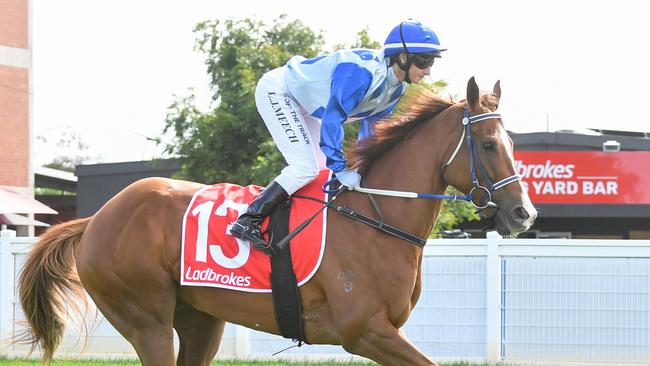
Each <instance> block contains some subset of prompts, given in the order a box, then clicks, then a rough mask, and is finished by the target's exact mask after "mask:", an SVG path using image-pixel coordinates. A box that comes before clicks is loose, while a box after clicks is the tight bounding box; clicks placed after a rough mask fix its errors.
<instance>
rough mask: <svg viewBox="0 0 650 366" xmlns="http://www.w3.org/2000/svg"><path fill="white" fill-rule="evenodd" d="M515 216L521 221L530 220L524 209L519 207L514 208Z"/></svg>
mask: <svg viewBox="0 0 650 366" xmlns="http://www.w3.org/2000/svg"><path fill="white" fill-rule="evenodd" d="M515 215H517V216H518V217H520V218H521V219H522V220H526V219H528V218H530V215H529V214H528V211H526V209H525V208H523V207H522V206H519V207H516V208H515Z"/></svg>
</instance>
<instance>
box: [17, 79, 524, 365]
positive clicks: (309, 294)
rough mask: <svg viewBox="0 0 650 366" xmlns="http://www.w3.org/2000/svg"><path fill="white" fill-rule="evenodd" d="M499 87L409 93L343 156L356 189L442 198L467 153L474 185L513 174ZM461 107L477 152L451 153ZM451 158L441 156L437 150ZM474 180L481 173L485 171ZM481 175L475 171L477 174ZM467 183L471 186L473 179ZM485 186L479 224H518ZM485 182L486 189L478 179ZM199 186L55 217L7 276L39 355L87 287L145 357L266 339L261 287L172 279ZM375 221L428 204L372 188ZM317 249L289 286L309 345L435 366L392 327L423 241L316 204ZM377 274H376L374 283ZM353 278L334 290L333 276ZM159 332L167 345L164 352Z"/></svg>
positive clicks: (363, 203)
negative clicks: (295, 291)
mask: <svg viewBox="0 0 650 366" xmlns="http://www.w3.org/2000/svg"><path fill="white" fill-rule="evenodd" d="M500 95H501V90H500V86H499V83H498V82H497V84H496V85H495V86H494V90H493V92H492V93H489V94H486V95H483V96H481V95H480V93H479V89H478V87H477V85H476V83H475V81H474V78H472V79H470V80H469V82H468V84H467V100H466V101H462V102H460V103H452V102H451V101H448V100H443V99H441V98H438V97H436V96H434V95H432V94H431V93H426V92H417V93H414V95H412V96H411V97H409V98H408V99H409V100H405V101H404V105H405V107H404V108H403V111H402V112H400V113H394V115H393V116H392V117H391V118H390V119H389V120H388V121H386V122H385V123H382V124H381V125H380V127H378V128H377V131H376V138H374V140H373V141H371V142H370V143H366V144H364V145H363V146H362V147H361V148H360V149H359V150H358V151H357V152H356V154H355V156H354V157H353V161H355V162H356V164H357V166H359V168H360V171H361V172H362V173H363V177H364V179H365V181H364V185H365V186H368V187H373V188H382V189H389V190H408V191H415V192H430V193H435V194H443V193H444V192H445V190H446V188H447V187H448V186H449V185H451V186H454V187H456V188H457V189H459V190H460V191H462V192H469V191H470V190H471V189H472V188H473V186H474V185H475V184H473V182H472V181H473V179H472V175H475V174H474V173H473V172H474V166H473V167H472V169H471V171H472V174H470V169H468V166H469V165H470V161H473V164H474V165H475V166H477V167H478V166H479V165H481V163H482V165H484V167H483V168H481V172H483V173H481V174H478V180H480V181H481V183H482V184H483V183H484V182H486V181H490V182H491V181H499V180H504V178H506V177H513V176H514V177H517V178H518V176H517V175H516V173H515V165H514V160H513V144H512V140H511V139H510V138H509V137H508V135H507V133H506V130H505V128H504V127H503V125H502V121H501V120H500V118H497V117H495V115H496V114H490V112H494V111H495V110H496V108H497V106H498V102H499V97H500ZM464 111H468V112H469V115H471V116H476V115H479V114H486V113H487V116H491V117H490V118H487V117H486V118H487V119H485V120H483V121H481V122H480V123H476V124H475V125H473V127H471V128H470V129H468V130H467V131H470V135H471V137H472V138H473V139H474V145H475V149H476V151H477V152H478V156H480V158H479V159H478V160H480V161H479V162H477V161H476V160H477V159H476V158H473V157H472V154H470V153H468V151H469V150H470V149H464V148H460V147H461V145H464V144H463V141H464V136H465V133H464V131H466V129H465V127H464V126H463V124H462V123H461V120H463V116H464ZM452 156H453V158H451V157H452ZM485 175H487V176H485ZM488 176H489V177H488ZM477 182H478V181H477ZM509 183H512V184H507V185H503V187H502V188H501V189H497V190H496V191H494V192H493V194H492V197H491V199H492V201H493V202H494V204H493V205H491V207H488V208H487V209H485V210H482V211H481V212H482V213H481V215H482V216H484V217H486V218H490V219H491V220H492V221H493V223H494V225H495V228H496V229H497V230H498V231H499V232H500V233H501V234H503V235H507V234H517V233H519V232H522V231H525V230H527V229H528V228H529V227H530V226H531V225H532V222H533V221H534V219H535V217H536V215H537V213H536V211H535V209H534V208H533V206H532V204H531V202H530V200H529V198H528V196H527V194H526V192H525V189H524V188H523V186H522V184H521V182H520V181H518V179H514V180H512V181H511V182H509ZM490 184H491V183H490ZM201 187H202V185H200V184H198V183H191V182H186V181H178V180H171V179H163V178H148V179H143V180H140V181H138V182H136V183H133V184H132V185H130V186H129V187H127V188H125V189H124V190H123V191H122V192H120V193H119V194H117V195H116V196H115V197H113V198H112V199H111V200H110V201H109V202H108V203H106V204H105V205H104V206H103V207H102V208H101V209H100V210H99V211H98V212H97V213H96V214H95V215H94V216H92V217H89V218H84V219H79V220H75V221H71V222H67V223H63V224H59V225H56V226H54V227H52V228H51V229H50V230H49V231H47V232H46V233H45V234H44V235H43V236H42V237H41V238H40V239H39V240H38V242H37V243H36V244H35V246H34V247H33V249H32V251H31V252H30V254H29V257H28V259H27V261H26V263H25V267H24V268H23V271H22V274H21V276H20V280H19V286H20V289H19V291H20V301H21V304H22V307H23V309H24V311H25V314H26V318H27V322H28V323H29V326H30V327H29V329H27V333H26V336H27V338H28V339H27V341H28V342H30V343H31V344H32V345H35V344H39V345H40V346H41V349H42V352H43V358H44V361H45V362H46V363H48V362H49V361H50V360H51V358H52V355H53V352H54V350H55V349H56V347H57V346H58V344H59V342H60V340H61V337H62V334H63V330H64V326H65V321H64V317H63V315H64V314H63V313H64V312H65V311H66V304H68V300H69V299H72V298H73V297H72V296H78V297H80V298H82V299H83V298H84V290H85V291H87V292H88V294H90V296H91V298H92V299H93V300H94V302H95V304H96V305H97V307H98V308H99V310H100V311H101V313H102V314H103V315H104V316H105V317H106V319H108V320H109V321H110V323H111V324H112V325H113V326H114V327H115V328H116V329H117V330H118V331H119V332H120V334H121V335H122V336H124V337H125V338H126V339H127V340H128V341H129V342H130V343H131V344H132V345H133V347H134V348H135V350H136V352H137V354H138V356H139V358H140V360H141V362H142V364H143V365H145V366H149V365H173V364H174V363H175V362H177V364H178V365H192V366H196V365H208V364H209V363H210V362H211V360H212V359H213V358H214V356H215V354H216V353H217V350H218V348H219V343H220V341H221V337H222V335H223V330H224V324H225V322H226V321H228V322H231V323H235V324H240V325H243V326H245V327H249V328H252V329H255V330H259V331H264V332H268V333H273V334H279V329H278V325H277V324H276V320H275V318H274V315H273V312H274V309H273V301H272V297H271V294H266V293H265V294H261V293H250V292H238V291H233V290H228V289H221V288H211V287H210V288H208V287H185V286H183V287H181V286H180V285H179V281H180V276H181V274H180V273H179V272H180V258H181V253H180V246H181V221H182V218H183V213H184V212H185V210H186V208H187V206H188V204H189V202H190V199H191V197H192V194H193V193H194V192H196V191H197V190H198V189H199V188H201ZM376 201H377V203H378V204H379V206H381V208H382V211H383V213H384V219H385V221H386V223H389V224H391V225H393V226H396V227H398V228H401V229H403V230H405V231H408V232H410V233H412V234H415V235H417V236H419V237H421V238H422V237H423V238H426V237H427V235H428V234H429V233H430V231H431V229H432V227H433V224H434V222H435V220H436V218H437V216H438V214H439V212H440V210H441V207H442V202H441V201H440V200H424V199H405V198H399V197H386V196H380V197H377V198H376ZM337 202H338V203H341V204H342V205H346V206H348V207H351V208H354V209H355V210H358V211H360V212H365V213H368V214H372V213H373V212H374V210H373V206H372V205H371V203H370V201H369V199H368V197H367V195H366V194H363V193H358V192H349V191H348V192H344V193H342V194H341V195H339V197H338V198H337ZM327 214H328V217H327V222H328V227H327V243H326V246H325V252H324V255H323V259H322V262H321V265H320V268H319V269H318V272H317V273H316V275H315V276H314V277H313V278H312V279H311V280H310V281H309V282H308V283H306V284H305V285H303V286H301V287H300V295H301V299H302V302H303V304H302V305H303V318H304V327H305V335H306V338H307V341H308V342H309V343H314V344H340V345H342V346H343V347H344V348H345V350H346V351H348V352H351V353H354V354H357V355H361V356H363V357H367V358H369V359H371V360H374V361H376V362H377V363H379V364H381V365H398V366H403V365H435V362H434V361H432V360H431V359H429V357H427V356H426V355H425V354H423V353H422V352H421V351H419V350H418V349H417V348H416V347H415V346H414V345H413V344H412V343H411V342H410V341H409V340H408V339H407V338H406V336H405V335H404V333H402V332H401V331H400V327H401V326H402V325H403V324H404V323H405V322H406V320H407V318H408V317H409V314H410V312H411V310H412V309H413V307H414V306H415V304H416V302H417V301H418V297H419V295H420V288H421V264H422V256H423V254H422V253H423V249H422V248H421V247H419V246H415V245H412V244H411V243H409V242H407V241H405V240H403V239H400V238H397V237H394V236H390V235H387V234H385V233H383V232H381V231H377V230H375V229H374V228H372V227H369V226H366V225H363V224H361V223H359V222H356V221H354V220H350V219H348V218H345V217H343V216H340V215H338V214H337V213H336V212H335V210H329V211H328V213H327ZM387 273H390V280H388V281H387V280H385V279H386V278H387V277H386V274H387ZM342 274H347V275H353V277H349V276H348V278H347V280H346V281H351V282H352V284H353V286H354V287H353V290H352V291H350V287H349V284H347V286H344V283H343V282H344V281H341V280H340V278H341V275H342ZM172 329H175V330H176V331H177V333H178V337H179V340H180V349H179V354H178V358H177V359H175V356H174V347H173V337H172V332H173V331H172Z"/></svg>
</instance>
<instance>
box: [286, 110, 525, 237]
mask: <svg viewBox="0 0 650 366" xmlns="http://www.w3.org/2000/svg"><path fill="white" fill-rule="evenodd" d="M494 118H501V114H500V113H495V112H489V113H481V114H477V115H475V116H470V115H469V109H468V108H467V107H465V108H464V110H463V119H462V120H461V122H462V135H461V137H460V140H459V141H458V144H457V145H456V149H455V150H454V152H453V153H452V154H451V157H450V158H449V160H447V164H445V166H444V167H445V168H446V167H447V166H449V164H451V162H452V161H453V160H454V158H455V157H456V155H458V152H459V151H460V148H461V146H462V145H463V140H465V141H466V145H467V150H468V151H467V153H468V155H469V171H470V174H471V176H472V185H473V186H474V187H473V188H472V189H471V190H470V191H469V193H468V194H467V195H464V196H462V195H442V194H430V193H416V192H404V191H390V190H384V189H373V188H362V187H354V188H348V189H349V190H354V191H358V192H361V193H366V194H368V197H369V198H370V202H371V203H372V206H373V208H374V209H375V212H376V213H377V216H378V217H379V220H377V219H374V218H372V217H369V216H368V215H365V214H363V213H361V212H358V211H355V210H353V209H351V208H349V207H347V206H339V205H335V204H334V200H335V199H336V197H338V195H339V194H340V193H342V192H343V190H344V189H345V186H343V185H341V186H340V187H337V188H336V189H328V188H327V187H328V186H330V185H331V184H332V183H334V182H335V181H336V180H337V179H336V178H334V179H332V180H330V181H329V182H327V183H325V184H324V185H323V191H325V192H326V193H328V194H330V195H332V196H331V198H330V200H329V201H328V202H323V203H324V205H323V207H322V208H321V210H323V209H325V208H326V207H331V208H334V209H335V210H336V212H338V213H340V214H341V215H343V216H346V217H349V218H351V219H353V220H356V221H359V222H361V223H364V224H366V225H369V226H372V227H374V228H375V229H377V230H380V231H383V232H385V233H387V234H390V235H393V236H396V237H399V238H401V239H404V240H406V241H408V242H410V243H412V244H415V245H417V246H419V247H423V246H424V245H426V243H427V239H426V238H421V237H418V236H416V235H413V234H412V233H409V232H407V231H404V230H402V229H399V228H397V227H394V226H392V225H389V224H387V223H385V222H384V215H383V214H382V212H381V209H380V208H379V205H378V204H377V202H376V201H375V199H374V198H373V195H382V196H393V197H404V198H428V199H439V200H464V201H468V202H470V203H471V204H472V205H474V207H476V208H477V209H478V211H481V210H483V209H485V208H487V207H494V208H498V206H497V204H496V203H494V202H492V192H494V191H496V190H497V189H501V188H503V187H505V186H507V185H508V184H510V183H512V182H516V181H518V180H521V176H520V175H518V174H513V175H511V176H510V177H508V178H505V179H502V180H500V181H498V182H492V180H491V179H490V176H489V175H488V173H487V170H486V169H485V166H484V165H483V163H482V162H481V159H480V158H479V155H478V150H477V149H476V144H475V143H474V140H473V139H472V124H474V123H477V122H481V121H485V120H488V119H494ZM474 161H476V165H478V167H479V172H480V173H481V174H482V175H483V179H484V182H486V185H481V183H480V182H479V179H478V175H477V174H476V169H475V168H474ZM443 169H444V168H443ZM478 191H484V192H485V194H484V195H483V196H482V197H481V199H480V201H479V202H478V203H476V202H474V200H473V199H472V197H473V195H474V194H475V193H477V192H478ZM321 210H319V211H318V212H316V214H314V216H312V217H311V218H310V219H308V220H307V221H305V222H304V223H302V224H301V225H300V226H299V227H298V228H297V229H296V230H294V232H292V233H291V234H289V235H288V236H287V237H286V238H285V239H283V240H282V241H281V243H280V244H282V245H283V246H284V245H286V244H287V243H288V240H289V239H291V237H293V236H295V235H296V234H297V233H298V232H300V230H302V229H303V228H304V227H305V226H306V225H308V224H309V222H311V219H313V217H315V216H316V215H317V214H318V213H320V211H321Z"/></svg>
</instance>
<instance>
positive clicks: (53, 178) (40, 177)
mask: <svg viewBox="0 0 650 366" xmlns="http://www.w3.org/2000/svg"><path fill="white" fill-rule="evenodd" d="M34 185H35V186H36V187H39V188H53V189H58V190H62V191H67V192H76V191H77V177H76V176H75V175H74V173H72V172H66V171H64V170H58V169H52V168H46V167H44V166H40V167H37V168H35V169H34Z"/></svg>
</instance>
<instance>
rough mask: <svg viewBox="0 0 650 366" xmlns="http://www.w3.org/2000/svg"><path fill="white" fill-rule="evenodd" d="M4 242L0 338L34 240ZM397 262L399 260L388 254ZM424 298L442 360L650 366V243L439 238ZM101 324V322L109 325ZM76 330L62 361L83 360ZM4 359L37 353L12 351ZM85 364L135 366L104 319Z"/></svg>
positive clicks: (245, 354) (334, 354) (257, 350)
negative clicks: (101, 361) (128, 365)
mask: <svg viewBox="0 0 650 366" xmlns="http://www.w3.org/2000/svg"><path fill="white" fill-rule="evenodd" d="M10 234H11V232H10V231H3V232H2V233H1V234H0V235H1V236H0V334H2V337H3V338H5V337H7V336H11V335H13V334H14V331H16V330H17V329H18V328H17V326H16V325H15V321H16V320H20V319H22V318H23V315H22V312H21V310H20V306H19V304H18V303H16V293H15V288H14V283H15V278H16V276H17V273H18V271H19V269H20V268H21V267H22V263H23V261H24V258H25V253H26V252H27V251H28V250H29V246H30V244H31V243H32V241H33V238H16V237H12V236H11V235H10ZM387 255H389V253H387ZM422 266H423V268H422V276H423V290H422V295H421V297H420V300H419V302H418V304H417V306H416V308H415V310H414V311H413V313H412V315H411V317H410V319H409V321H408V322H407V323H406V325H405V326H404V328H403V330H404V331H405V333H406V334H407V335H408V336H409V338H410V339H411V340H412V341H413V342H414V343H415V344H416V345H417V346H418V347H419V348H420V349H421V350H422V351H423V352H425V353H426V354H428V355H429V356H430V357H431V358H433V359H436V360H447V359H462V360H470V361H483V360H487V361H490V362H495V361H501V360H503V361H506V362H509V363H530V362H535V363H538V364H563V363H583V364H594V363H598V364H614V363H616V364H637V365H638V364H645V365H647V364H648V363H650V242H649V241H639V240H555V239H500V238H498V237H491V238H488V239H470V240H460V239H442V240H432V241H429V243H428V244H427V246H426V247H425V258H424V260H423V264H422ZM100 319H101V318H100ZM76 339H77V334H76V333H75V327H74V326H71V327H68V332H67V333H66V337H65V340H64V344H63V347H62V350H61V352H60V353H59V355H64V356H74V355H78V353H79V349H80V347H81V346H80V345H79V344H77V342H76ZM290 345H292V343H291V341H289V340H286V339H283V338H281V337H278V336H273V335H268V334H265V333H260V332H256V331H252V330H248V329H245V328H242V327H239V326H233V325H228V326H227V327H226V331H225V334H224V339H223V342H222V346H221V349H220V351H219V356H222V357H236V358H270V357H271V355H272V354H273V353H275V352H276V351H279V350H281V349H284V348H286V347H288V346H290ZM2 347H3V348H1V349H0V351H1V353H0V354H1V355H5V356H9V357H14V356H23V355H24V354H25V353H26V349H25V348H21V347H18V346H11V345H7V344H3V345H2ZM82 356H83V357H111V358H125V357H127V358H133V357H135V355H134V351H133V349H132V348H131V346H130V345H129V344H128V343H127V342H126V341H125V340H124V339H122V337H121V336H120V335H119V334H118V333H117V332H116V331H115V330H114V329H113V328H112V327H111V326H110V324H108V322H106V321H105V320H101V321H100V322H99V324H98V326H97V328H96V330H95V331H94V333H93V337H92V338H91V340H90V343H89V344H88V347H87V348H86V351H85V353H84V354H83V355H82ZM277 357H281V358H319V357H323V358H328V359H331V358H343V359H345V358H348V359H349V358H350V357H351V356H350V355H348V354H347V353H346V352H345V351H344V350H343V349H342V348H341V347H338V346H303V347H302V348H299V349H298V348H292V349H290V350H288V351H286V352H283V353H282V354H280V355H279V356H277Z"/></svg>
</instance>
